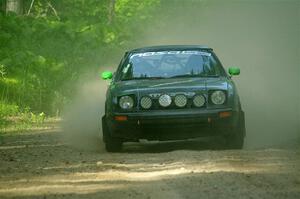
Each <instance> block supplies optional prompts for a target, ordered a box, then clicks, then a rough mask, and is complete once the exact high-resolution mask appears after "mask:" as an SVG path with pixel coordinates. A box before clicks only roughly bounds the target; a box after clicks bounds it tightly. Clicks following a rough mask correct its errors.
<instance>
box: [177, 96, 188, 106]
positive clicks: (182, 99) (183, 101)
mask: <svg viewBox="0 0 300 199" xmlns="http://www.w3.org/2000/svg"><path fill="white" fill-rule="evenodd" d="M174 102H175V105H176V106H178V107H184V106H185V105H186V104H187V98H186V96H185V95H176V96H175V99H174Z"/></svg>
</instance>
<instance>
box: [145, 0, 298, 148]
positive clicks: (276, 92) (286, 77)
mask: <svg viewBox="0 0 300 199" xmlns="http://www.w3.org/2000/svg"><path fill="white" fill-rule="evenodd" d="M164 2H165V4H164V7H163V9H162V10H160V13H161V14H160V15H158V17H157V19H156V20H157V23H156V24H155V23H154V25H153V26H151V28H149V29H148V34H147V35H146V36H145V42H144V45H157V44H159V45H161V44H206V45H208V46H210V47H212V48H213V49H214V51H215V52H216V53H217V55H218V57H219V58H220V60H221V61H222V63H223V65H224V67H225V68H226V69H227V68H228V67H230V66H238V67H240V68H241V75H240V76H238V77H233V79H234V81H235V82H236V84H237V87H238V89H239V94H240V98H241V101H242V105H243V108H244V111H245V113H246V128H247V138H246V147H248V148H260V147H269V146H291V145H293V144H294V143H295V142H297V141H296V140H297V139H298V142H299V137H300V105H299V102H300V1H298V0H281V1H280V0H261V1H250V0H249V1H248V0H240V1H230V0H228V1H223V0H218V1H217V0H210V1H206V0H198V1H197V0H189V1H178V0H177V1H176V0H175V1H164Z"/></svg>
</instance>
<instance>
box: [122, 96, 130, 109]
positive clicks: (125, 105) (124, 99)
mask: <svg viewBox="0 0 300 199" xmlns="http://www.w3.org/2000/svg"><path fill="white" fill-rule="evenodd" d="M119 105H120V107H121V108H122V109H131V108H132V107H133V99H132V97H130V96H123V97H121V98H120V100H119Z"/></svg>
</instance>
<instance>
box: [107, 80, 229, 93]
mask: <svg viewBox="0 0 300 199" xmlns="http://www.w3.org/2000/svg"><path fill="white" fill-rule="evenodd" d="M112 86H113V90H114V91H115V92H116V94H117V95H125V94H137V93H138V94H143V93H168V92H187V91H189V92H193V91H207V90H208V89H221V90H227V87H228V79H227V78H225V77H220V78H215V77H214V78H171V79H158V80H130V81H120V82H116V83H115V84H113V85H112Z"/></svg>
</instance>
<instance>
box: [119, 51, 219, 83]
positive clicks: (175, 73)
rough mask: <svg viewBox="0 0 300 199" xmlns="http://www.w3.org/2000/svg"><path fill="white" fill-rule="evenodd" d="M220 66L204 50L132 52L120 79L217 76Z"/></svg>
mask: <svg viewBox="0 0 300 199" xmlns="http://www.w3.org/2000/svg"><path fill="white" fill-rule="evenodd" d="M222 74H223V71H222V67H221V66H220V64H219V62H218V61H217V60H216V58H215V57H214V56H213V54H212V53H210V52H206V51H199V50H198V51H158V52H143V53H133V54H131V55H129V56H128V58H127V60H126V61H125V62H124V64H123V67H122V68H121V80H130V79H159V78H180V77H208V76H209V77H218V76H220V75H222Z"/></svg>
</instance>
